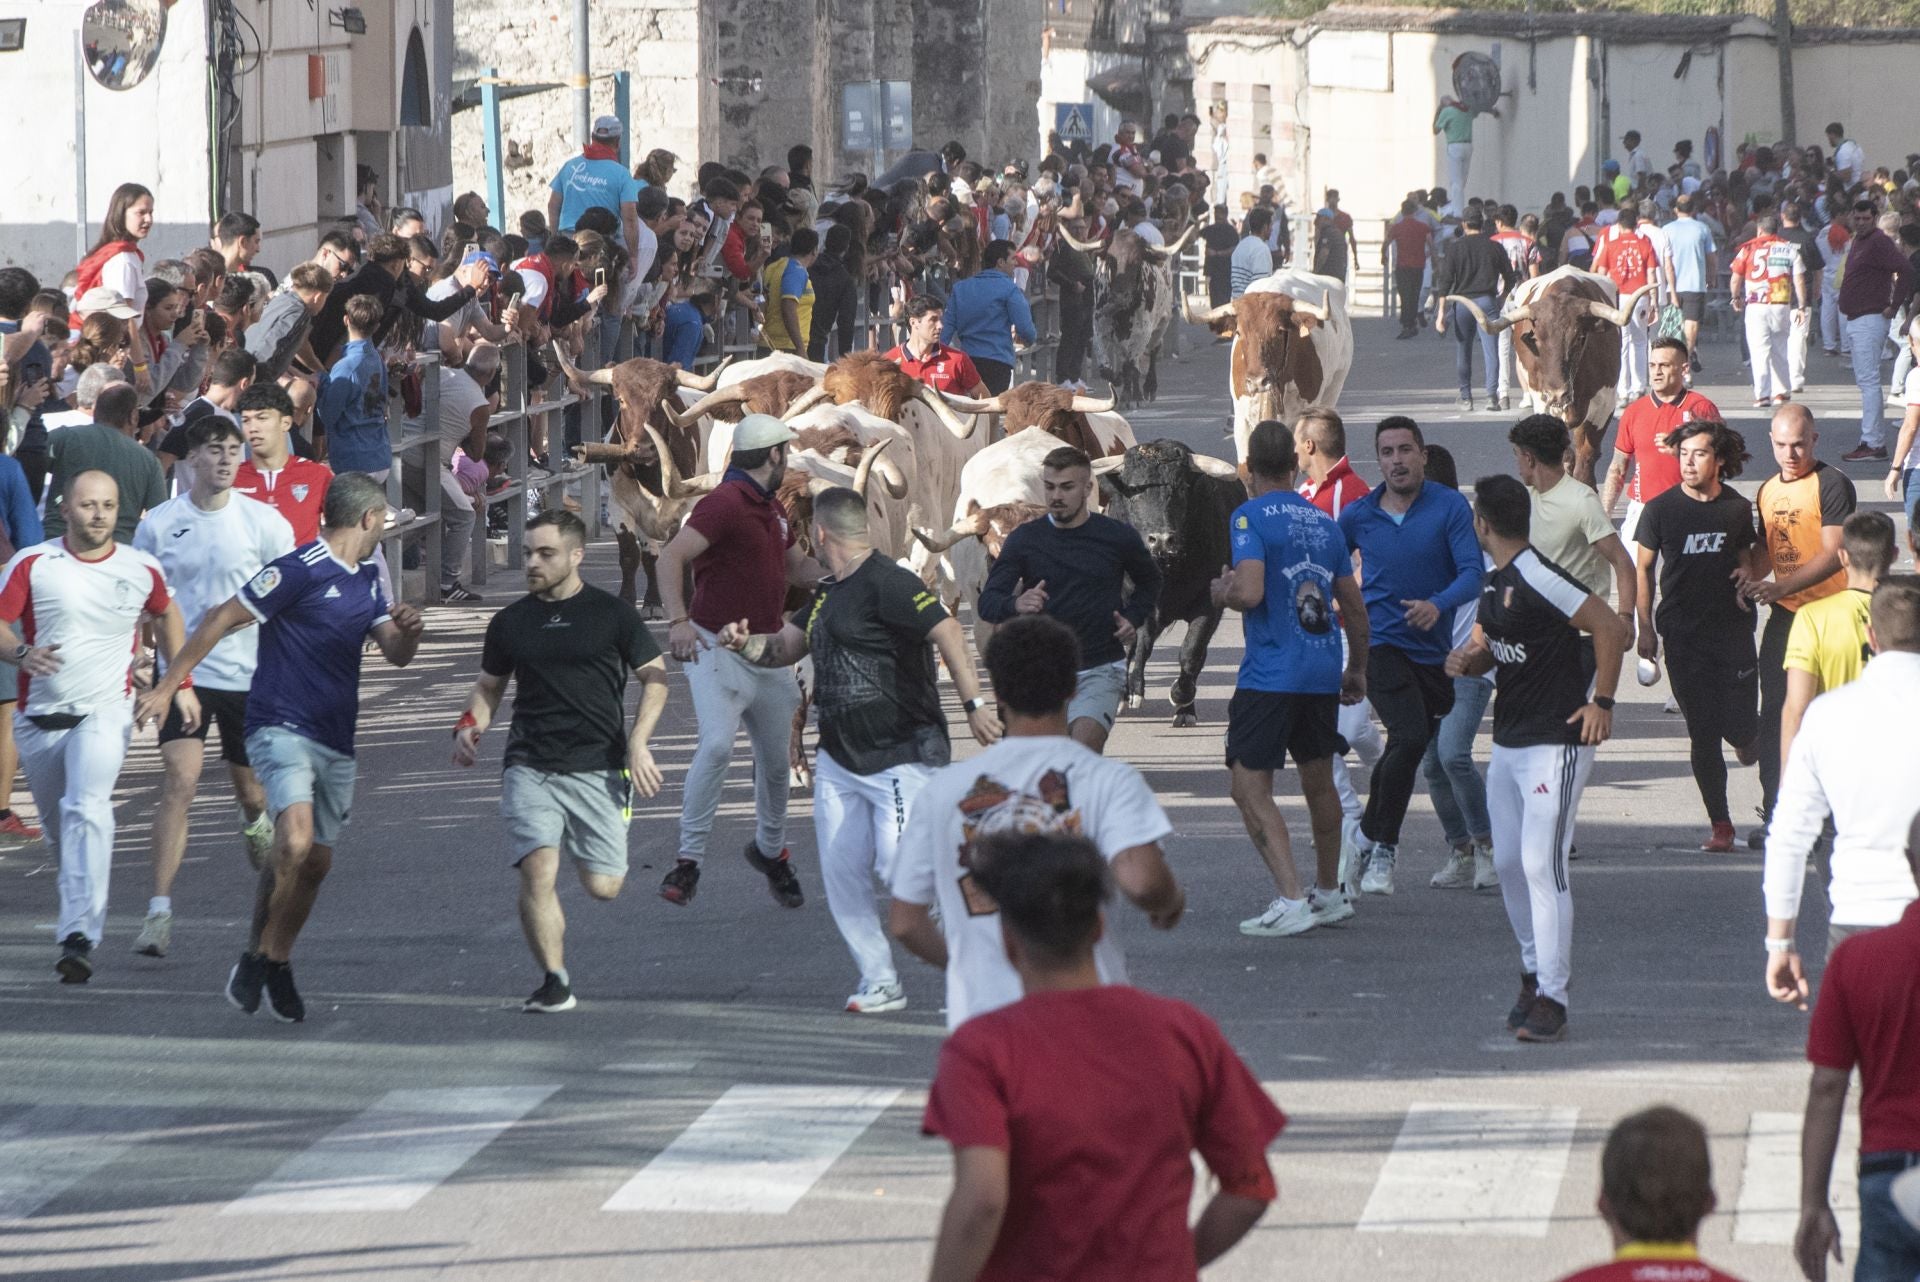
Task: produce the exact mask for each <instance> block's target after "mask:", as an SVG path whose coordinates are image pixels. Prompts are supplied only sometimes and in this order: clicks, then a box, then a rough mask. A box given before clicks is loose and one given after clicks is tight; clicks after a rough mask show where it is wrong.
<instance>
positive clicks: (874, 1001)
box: [847, 983, 907, 1015]
mask: <svg viewBox="0 0 1920 1282" xmlns="http://www.w3.org/2000/svg"><path fill="white" fill-rule="evenodd" d="M906 1008H907V990H906V989H904V988H902V987H900V985H899V984H898V983H893V984H864V983H863V984H861V985H860V991H859V992H857V993H855V994H854V995H853V996H851V997H849V998H847V1009H848V1010H850V1011H852V1012H853V1013H854V1014H856V1015H885V1014H887V1013H888V1012H889V1011H896V1010H905V1009H906Z"/></svg>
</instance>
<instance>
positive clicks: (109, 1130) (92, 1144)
mask: <svg viewBox="0 0 1920 1282" xmlns="http://www.w3.org/2000/svg"><path fill="white" fill-rule="evenodd" d="M171 1117H172V1114H171V1113H170V1112H164V1113H163V1112H156V1111H150V1110H147V1109H126V1108H101V1107H98V1106H89V1105H82V1104H40V1105H36V1106H35V1107H33V1108H30V1109H28V1110H27V1111H26V1112H25V1113H23V1114H21V1115H20V1116H19V1117H17V1118H15V1119H14V1120H13V1121H11V1122H7V1123H4V1124H0V1222H5V1221H7V1220H16V1219H25V1218H26V1217H27V1216H29V1215H32V1214H33V1213H34V1212H35V1211H38V1210H39V1209H40V1208H41V1207H43V1206H45V1205H46V1204H47V1203H49V1202H51V1201H53V1199H55V1198H56V1197H59V1196H60V1195H61V1194H62V1193H64V1192H66V1191H67V1190H68V1189H70V1188H72V1187H73V1186H74V1185H76V1184H78V1183H80V1182H81V1181H82V1180H84V1179H86V1178H87V1177H88V1176H90V1175H92V1174H93V1173H94V1172H96V1171H98V1170H101V1169H102V1168H104V1167H106V1166H107V1165H109V1164H110V1163H112V1162H113V1161H114V1160H115V1159H116V1158H118V1157H119V1156H120V1155H121V1154H122V1153H125V1152H126V1151H127V1150H128V1149H130V1148H132V1147H133V1146H134V1145H135V1144H136V1143H138V1142H139V1141H140V1140H141V1139H142V1138H144V1136H143V1135H141V1134H139V1132H151V1131H153V1130H156V1129H158V1128H159V1127H162V1126H164V1125H166V1123H167V1122H168V1121H169V1120H170V1119H171Z"/></svg>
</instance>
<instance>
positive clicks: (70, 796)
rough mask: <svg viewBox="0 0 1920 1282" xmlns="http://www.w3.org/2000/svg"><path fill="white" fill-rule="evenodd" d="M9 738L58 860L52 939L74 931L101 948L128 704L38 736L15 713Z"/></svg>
mask: <svg viewBox="0 0 1920 1282" xmlns="http://www.w3.org/2000/svg"><path fill="white" fill-rule="evenodd" d="M13 736H14V742H15V743H16V744H18V745H19V748H20V764H21V766H22V767H23V768H24V769H25V770H26V772H27V788H28V790H29V791H30V792H32V793H33V804H34V805H36V806H38V807H39V808H40V824H41V826H42V827H43V828H44V829H45V830H46V834H47V846H48V847H49V848H50V849H51V850H52V851H53V852H54V853H55V855H56V856H57V857H58V858H59V860H60V924H59V926H58V927H57V928H56V929H55V931H54V938H55V939H56V940H61V939H65V938H66V937H67V936H68V935H71V934H73V933H74V932H75V931H78V932H79V933H81V934H82V935H85V936H86V937H87V938H88V939H90V940H92V941H93V942H94V943H96V944H98V943H99V942H100V941H101V940H102V939H103V938H104V937H105V934H106V925H107V877H108V875H109V874H110V873H111V872H112V871H113V785H114V783H115V781H116V780H118V779H119V778H120V765H121V763H122V762H124V761H125V760H126V759H127V741H128V740H129V739H130V738H132V736H133V704H132V702H131V701H129V702H127V703H126V704H123V705H113V706H109V707H105V708H99V709H96V710H94V711H93V712H91V713H88V714H87V717H86V719H85V720H84V721H82V722H81V723H80V724H79V725H77V726H74V727H73V728H71V729H68V730H42V729H41V728H40V727H39V726H37V725H35V724H33V722H31V721H29V720H27V718H26V716H25V715H24V714H15V716H14V718H13Z"/></svg>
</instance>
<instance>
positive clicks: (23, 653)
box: [11, 641, 33, 663]
mask: <svg viewBox="0 0 1920 1282" xmlns="http://www.w3.org/2000/svg"><path fill="white" fill-rule="evenodd" d="M31 649H33V647H32V646H30V645H28V644H27V643H26V642H25V641H22V642H21V643H20V644H19V645H17V646H15V647H14V648H13V659H12V660H11V662H14V663H18V662H20V660H22V659H24V658H26V657H27V651H29V650H31Z"/></svg>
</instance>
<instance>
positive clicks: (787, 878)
mask: <svg viewBox="0 0 1920 1282" xmlns="http://www.w3.org/2000/svg"><path fill="white" fill-rule="evenodd" d="M746 856H747V863H749V864H750V865H752V867H753V870H754V871H755V872H757V873H759V874H760V875H762V876H763V877H765V878H766V879H767V889H768V890H770V891H772V892H773V899H774V902H775V903H777V904H779V905H780V906H781V907H782V908H798V907H800V905H802V904H804V903H806V902H807V897H806V896H805V895H803V894H801V893H800V878H799V877H797V876H795V875H794V871H793V861H792V860H790V859H788V858H787V848H786V847H785V846H782V847H781V848H780V854H779V857H778V858H774V859H769V858H767V857H766V856H765V855H763V854H761V853H760V845H759V843H758V842H752V841H749V842H748V843H747V849H746Z"/></svg>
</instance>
